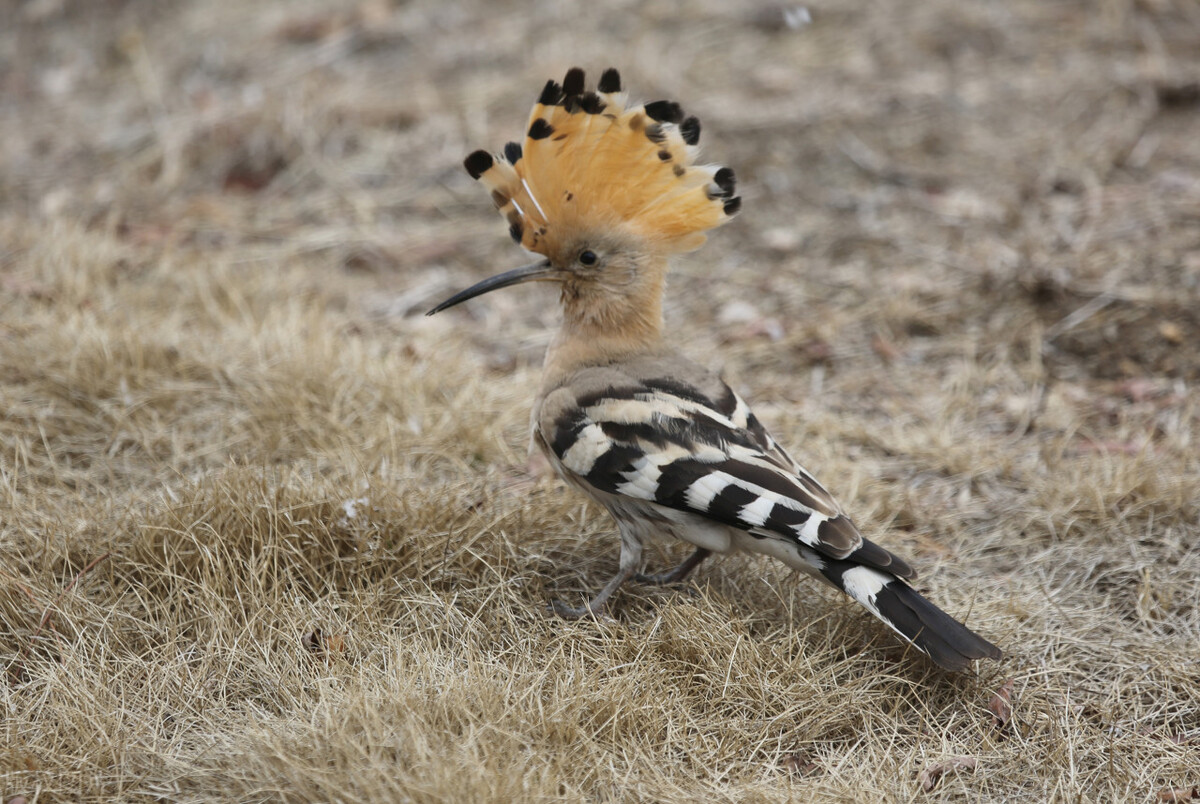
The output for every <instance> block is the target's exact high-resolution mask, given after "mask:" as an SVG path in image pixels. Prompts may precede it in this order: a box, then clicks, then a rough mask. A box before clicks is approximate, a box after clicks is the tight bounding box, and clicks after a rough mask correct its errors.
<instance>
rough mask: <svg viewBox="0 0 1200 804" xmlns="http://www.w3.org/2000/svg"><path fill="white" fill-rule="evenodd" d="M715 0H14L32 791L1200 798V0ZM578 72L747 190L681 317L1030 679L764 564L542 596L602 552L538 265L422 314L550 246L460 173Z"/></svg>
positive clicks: (22, 631) (12, 528)
mask: <svg viewBox="0 0 1200 804" xmlns="http://www.w3.org/2000/svg"><path fill="white" fill-rule="evenodd" d="M682 7H683V6H681V5H677V4H670V3H651V4H642V5H630V4H617V3H589V4H586V6H583V7H580V8H578V9H573V10H571V11H570V12H567V11H558V10H555V8H556V7H555V6H553V5H552V4H539V5H538V6H537V8H538V11H537V13H536V14H527V13H525V10H524V8H523V7H520V6H516V5H513V4H503V3H484V2H481V1H480V2H468V3H445V2H425V1H424V0H419V1H418V2H413V3H405V4H399V3H396V4H393V3H390V2H387V0H373V1H371V2H366V3H362V4H360V5H358V6H356V7H349V6H347V7H344V8H343V7H342V6H335V5H333V4H329V5H323V4H319V3H313V2H307V3H296V2H282V0H270V1H269V2H262V3H254V4H243V3H238V2H233V0H225V1H224V2H221V1H220V0H212V1H211V2H196V3H184V2H160V1H158V0H154V1H152V0H141V1H138V0H134V1H132V2H117V1H116V0H87V2H84V0H28V1H27V2H24V3H15V2H14V3H9V4H8V6H7V10H6V11H5V12H4V15H5V20H6V22H5V24H4V25H3V26H0V95H2V97H3V98H4V100H3V106H2V107H0V163H2V164H3V166H4V167H3V169H2V170H0V243H3V246H0V248H2V253H0V286H2V290H0V406H2V408H3V410H4V417H3V419H0V561H2V563H0V666H2V667H3V671H4V679H3V683H2V684H0V701H2V705H3V709H2V710H0V720H2V722H0V795H4V796H5V797H8V796H13V795H17V794H20V795H23V796H25V797H27V799H28V800H29V801H38V802H50V801H96V802H100V801H104V802H107V801H114V800H134V801H146V800H166V801H296V802H300V801H335V800H336V801H356V800H357V801H366V800H375V801H378V800H396V801H445V800H459V801H475V800H493V801H501V800H507V801H530V800H546V799H555V800H558V799H566V800H625V801H695V800H709V801H739V802H742V801H778V800H785V799H788V798H792V799H795V800H803V801H810V800H811V801H841V800H855V801H904V800H931V801H938V800H966V801H979V800H1007V801H1018V800H1021V801H1039V802H1040V801H1097V802H1100V801H1124V800H1128V801H1147V800H1154V799H1155V796H1156V794H1157V792H1158V791H1159V790H1161V789H1163V788H1167V787H1173V788H1187V787H1190V786H1192V785H1197V784H1200V771H1198V770H1197V768H1200V581H1198V580H1197V579H1198V578H1200V547H1198V545H1200V538H1198V537H1200V494H1198V489H1200V457H1198V456H1200V398H1198V397H1197V393H1196V390H1195V389H1196V386H1197V383H1198V382H1200V347H1198V344H1200V313H1198V312H1197V311H1198V310H1200V138H1198V137H1197V136H1196V132H1197V130H1200V89H1198V87H1200V51H1198V50H1197V49H1196V48H1195V42H1196V41H1198V39H1200V7H1198V6H1197V5H1196V4H1195V3H1194V2H1191V1H1190V0H1137V2H1134V1H1133V0H1128V1H1126V0H1114V2H1106V3H1101V4H1091V3H1083V2H1060V3H1044V2H1042V1H1041V0H1016V2H1011V3H999V4H997V3H982V2H973V3H957V2H950V0H935V1H934V2H928V3H920V4H917V3H913V4H900V6H899V7H898V6H897V5H896V4H888V3H876V4H856V5H853V6H849V5H846V4H844V3H835V2H824V1H822V2H820V3H817V4H815V5H813V6H812V7H811V8H812V14H813V17H814V20H815V22H814V24H812V25H811V26H808V27H806V28H803V29H800V30H790V29H788V28H787V27H786V25H784V24H783V23H782V20H783V15H782V11H781V10H780V7H773V6H764V7H762V8H761V9H759V10H756V11H743V10H740V9H739V10H733V9H734V6H733V5H732V4H726V3H716V2H708V3H697V4H687V8H688V10H687V11H686V13H683V12H681V11H680V9H681V8H682ZM575 62H578V63H581V64H583V65H585V66H587V67H589V68H591V69H593V70H595V69H598V68H601V67H604V66H607V65H608V64H610V63H611V64H614V65H617V66H619V67H621V68H622V70H623V72H624V73H625V75H626V78H627V80H628V83H629V84H630V85H631V86H633V87H634V88H635V91H637V92H639V93H641V94H642V96H643V97H646V98H653V97H659V96H668V97H677V98H679V99H680V100H682V101H683V103H684V104H685V106H686V107H687V108H688V109H689V110H691V111H694V112H695V113H697V114H699V115H700V116H701V118H702V119H703V120H704V123H705V137H704V140H705V142H706V144H707V153H708V154H709V155H710V156H711V157H712V158H713V159H715V160H720V161H722V162H723V163H726V164H729V165H732V166H734V167H735V168H736V169H737V171H738V173H739V176H740V177H741V179H742V184H743V186H744V195H745V210H746V212H745V213H744V214H743V215H742V217H741V218H740V219H739V221H738V222H736V223H735V224H734V225H732V226H730V227H726V228H725V229H724V230H722V231H721V232H719V233H718V234H717V235H716V236H715V237H714V238H713V240H712V242H711V244H710V245H709V246H707V247H706V248H705V249H704V250H703V251H701V252H699V253H697V254H696V255H694V256H692V257H691V258H689V259H687V260H685V261H682V262H681V263H680V265H679V267H678V271H677V275H676V279H675V282H674V284H673V286H672V288H671V300H670V309H669V318H670V321H671V322H672V325H673V326H674V327H675V328H676V330H677V331H678V333H679V335H680V337H681V338H683V339H685V340H686V341H688V342H689V343H690V344H691V346H690V350H691V352H692V353H693V354H694V355H696V356H698V357H702V358H705V359H708V360H710V361H722V362H723V369H724V371H725V372H726V375H727V377H728V378H729V379H730V380H731V381H732V382H733V383H734V384H735V386H737V387H738V388H740V389H741V390H743V391H744V392H745V393H746V395H747V396H749V397H750V398H751V399H752V400H753V401H754V402H755V405H756V408H757V409H758V411H759V413H760V415H761V416H762V418H764V419H765V420H766V421H767V422H768V423H769V425H770V426H771V427H772V429H773V430H774V431H775V433H776V434H777V435H778V436H779V437H780V439H781V440H782V441H783V442H785V443H786V444H788V445H791V446H792V447H794V451H795V452H796V453H797V454H798V455H800V456H803V458H804V460H805V461H806V462H807V463H809V464H810V465H812V466H813V467H814V468H815V469H816V470H818V472H819V474H820V475H821V476H822V477H824V478H826V479H827V482H829V484H830V485H831V486H833V488H834V489H835V490H837V491H838V492H839V493H840V494H841V496H842V497H843V499H844V501H845V502H846V504H847V505H848V507H849V508H850V509H851V510H852V511H854V512H855V513H856V514H857V517H858V518H859V520H860V521H861V522H863V523H864V525H865V527H866V529H867V530H868V531H869V532H870V533H872V534H873V535H874V536H876V537H878V538H880V539H881V540H883V541H885V542H886V543H887V544H888V545H890V546H892V547H894V548H895V549H896V550H897V551H899V552H901V553H903V554H905V555H908V556H910V557H912V558H913V559H914V560H915V562H916V563H917V565H918V566H919V567H920V568H921V570H922V571H923V582H924V583H925V584H926V585H927V586H928V587H929V588H930V589H931V593H932V595H933V597H934V598H935V599H936V600H938V601H939V602H941V603H942V604H944V605H945V606H946V607H947V608H948V609H949V610H950V611H952V612H954V613H956V614H958V615H960V616H963V617H967V618H968V620H969V622H970V623H971V624H972V625H973V626H974V627H976V628H977V629H978V630H979V631H980V632H981V633H983V634H985V635H987V636H988V637H990V638H993V639H994V640H995V641H997V642H998V643H1000V644H1001V645H1002V646H1004V647H1005V648H1006V650H1007V652H1008V656H1007V658H1006V659H1005V661H1004V662H1003V663H1001V664H999V665H995V664H985V665H983V666H981V667H980V668H979V675H978V676H975V677H972V676H964V677H949V676H946V675H944V674H941V673H939V672H937V671H936V670H934V669H932V668H931V667H930V666H929V665H928V664H927V663H926V662H924V661H922V660H920V659H919V658H917V657H913V656H911V655H905V654H904V652H903V651H902V650H901V649H900V648H899V646H898V645H897V643H896V642H895V641H894V640H893V639H892V638H891V637H890V636H889V635H888V634H887V633H885V632H884V631H883V629H882V628H881V627H880V626H878V625H877V624H876V623H874V622H873V621H871V620H870V618H868V617H866V616H865V615H864V614H863V613H862V612H860V611H857V610H855V609H854V608H853V607H852V606H850V605H849V604H846V603H844V602H843V601H841V600H840V599H837V598H836V597H834V596H833V595H831V594H827V593H826V592H825V591H824V590H821V589H817V588H815V587H814V586H813V585H812V584H811V583H807V582H803V581H800V580H797V579H795V578H794V577H792V576H791V575H789V574H787V573H786V572H784V571H783V569H782V568H781V567H778V566H776V565H774V564H771V563H768V562H760V561H757V560H751V559H748V558H731V559H726V560H724V561H721V562H714V563H712V564H710V565H707V566H706V567H705V568H704V569H703V570H702V571H700V572H699V573H698V575H697V577H696V580H695V583H694V584H693V585H692V586H691V588H690V589H688V590H683V591H680V590H658V589H648V588H643V587H638V586H636V585H632V586H630V588H628V589H627V590H625V591H624V592H623V593H622V594H620V595H619V597H618V599H617V601H616V604H617V605H616V610H617V612H618V613H619V621H618V622H617V623H616V624H597V623H592V622H582V623H565V622H560V621H557V620H555V619H552V618H550V617H548V616H546V614H545V613H544V611H543V605H544V603H545V601H546V600H547V599H548V598H550V597H554V596H566V597H568V598H575V599H578V597H579V596H580V595H581V594H582V593H583V592H584V591H585V590H594V589H596V588H597V587H598V585H599V584H600V583H601V582H602V581H603V579H604V578H606V577H607V576H608V574H609V573H610V572H611V571H612V569H613V567H614V565H615V560H616V552H617V551H616V540H615V538H614V535H613V533H612V528H611V527H610V525H609V523H608V522H607V521H605V518H604V517H603V516H600V515H598V512H597V511H596V510H595V509H593V508H591V507H589V506H587V505H585V504H584V502H583V501H581V499H580V498H579V497H578V496H577V495H575V494H573V493H571V492H568V491H567V490H566V489H564V488H563V487H562V486H561V485H560V484H559V483H558V482H556V481H554V480H553V479H550V478H546V477H544V476H542V475H540V474H538V473H537V472H536V471H533V470H531V469H530V468H529V467H528V466H527V462H526V446H525V444H526V434H525V427H526V422H527V415H528V414H527V406H528V402H529V398H530V390H529V389H530V387H531V385H532V384H533V383H535V382H536V376H537V372H538V362H539V359H540V352H541V350H542V348H543V347H544V345H545V343H546V342H547V340H548V337H549V332H550V328H551V327H552V326H553V322H554V312H553V309H552V304H551V296H550V293H549V291H547V290H545V289H535V290H531V291H529V292H527V293H521V292H518V291H510V292H506V293H501V294H496V295H495V296H490V297H488V299H487V300H485V301H482V302H480V303H477V304H472V305H470V306H469V307H468V308H466V309H464V310H461V311H455V312H454V313H452V314H447V315H444V316H440V317H438V318H435V319H424V318H421V317H419V316H417V315H416V314H415V313H418V312H420V311H422V310H423V309H425V308H426V307H427V306H429V305H430V304H431V303H432V302H434V301H436V300H438V299H440V297H442V296H443V295H445V294H446V293H447V292H448V291H450V290H452V289H454V288H457V287H461V286H463V285H464V284H465V283H466V282H469V281H471V280H473V279H475V278H477V277H479V276H482V275H484V274H485V273H489V272H492V271H493V270H495V269H498V268H503V267H508V266H511V265H515V264H516V262H517V260H518V259H519V254H517V253H516V251H515V250H514V249H513V248H512V247H511V244H509V243H508V240H507V237H506V236H505V234H504V226H503V223H502V222H501V221H500V220H498V219H496V218H495V216H494V214H493V213H492V212H491V210H490V209H489V208H488V204H487V201H486V199H485V198H484V197H483V196H482V194H481V193H479V192H478V188H476V187H474V186H472V183H471V182H470V180H469V178H468V177H467V176H466V175H465V174H464V173H463V172H462V171H461V169H460V167H459V161H460V160H461V158H462V156H463V154H465V153H467V152H468V151H469V150H471V149H473V148H475V147H479V146H497V145H499V144H500V143H502V142H503V141H504V140H506V139H509V138H511V137H512V136H513V135H515V134H516V133H517V132H518V131H519V130H520V129H519V127H520V125H521V121H522V120H523V119H524V115H525V113H526V109H527V104H528V103H529V102H530V100H531V98H532V96H533V94H535V93H536V90H537V88H538V86H540V84H541V82H542V81H543V80H544V79H545V78H546V77H547V76H551V75H556V74H558V73H560V72H561V71H562V70H563V69H564V68H566V67H567V66H570V65H571V64H572V63H575ZM746 304H748V305H750V306H749V307H747V306H746ZM680 554H681V550H680V549H679V548H677V547H674V546H666V547H664V548H663V549H662V550H661V551H659V552H658V553H657V554H656V555H655V556H654V560H655V561H658V562H665V561H667V560H669V559H670V558H672V557H676V556H678V555H680ZM315 629H319V630H315ZM1007 678H1012V679H1014V691H1013V715H1012V719H1011V721H1010V722H1009V723H1008V725H1007V726H1004V727H1002V728H994V727H993V717H992V715H991V713H990V712H989V711H988V709H987V706H988V704H989V701H990V700H991V698H992V695H993V693H994V692H995V691H996V690H997V689H998V688H999V687H1000V685H1001V684H1002V682H1003V681H1004V680H1005V679H1007ZM959 756H963V757H970V758H972V759H973V760H975V767H974V770H973V771H972V770H970V769H969V768H963V769H960V770H959V771H957V772H956V771H953V770H951V771H949V772H947V773H946V774H945V775H944V776H942V777H941V778H940V780H939V781H937V784H936V786H935V787H934V788H933V790H932V791H928V792H927V791H925V790H923V785H922V782H923V781H925V780H927V779H930V778H932V776H931V774H932V775H933V776H936V774H937V772H938V770H937V769H938V766H939V763H946V762H950V761H951V760H952V759H953V758H954V757H959ZM966 764H967V765H969V764H970V763H969V762H967V763H966ZM942 767H949V765H945V766H942ZM922 771H928V772H927V773H926V774H925V775H924V776H923V777H921V778H920V779H919V778H918V777H919V775H920V774H921V772H922Z"/></svg>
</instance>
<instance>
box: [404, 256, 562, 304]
mask: <svg viewBox="0 0 1200 804" xmlns="http://www.w3.org/2000/svg"><path fill="white" fill-rule="evenodd" d="M556 273H557V272H556V271H555V270H554V268H553V266H551V265H550V260H542V261H541V262H535V263H533V264H532V265H525V266H523V267H521V268H514V269H513V270H511V271H505V272H504V273H502V274H497V275H496V276H489V277H488V278H487V279H485V280H483V281H482V282H477V283H475V284H474V285H471V287H469V288H467V289H466V290H464V291H461V292H459V293H455V294H454V295H453V296H451V297H450V298H448V299H446V300H445V301H444V302H442V303H441V304H439V305H438V306H437V307H434V308H433V309H432V310H430V311H429V312H428V313H426V314H425V315H433V314H434V313H440V312H441V311H442V310H445V309H447V308H449V307H453V306H454V305H456V304H460V303H461V302H465V301H466V300H467V299H473V298H475V297H476V296H482V295H483V294H485V293H490V292H491V291H493V290H499V289H500V288H506V287H508V286H509V285H519V284H521V283H522V282H537V281H539V280H546V279H555V278H557V277H556Z"/></svg>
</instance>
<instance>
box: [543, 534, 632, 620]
mask: <svg viewBox="0 0 1200 804" xmlns="http://www.w3.org/2000/svg"><path fill="white" fill-rule="evenodd" d="M641 565H642V541H641V539H638V538H637V537H636V536H634V535H633V534H632V533H628V532H627V531H626V529H625V528H624V527H622V528H621V558H620V561H619V567H618V569H617V574H616V575H614V576H612V578H610V579H609V581H608V583H606V584H604V588H603V589H601V590H600V591H599V593H597V594H596V596H595V597H593V598H592V599H591V600H589V601H588V602H587V603H586V604H584V605H583V606H580V607H578V608H576V607H575V606H568V605H567V604H566V603H563V602H562V601H561V600H553V601H551V602H550V608H551V609H552V610H553V611H554V613H555V614H557V615H558V616H559V617H562V618H563V619H564V620H578V619H580V618H581V617H587V616H588V615H593V616H595V617H598V618H602V619H611V618H609V617H608V615H607V614H606V613H605V611H604V609H605V607H606V606H607V605H608V599H609V598H610V597H611V596H612V593H613V592H615V591H617V589H618V588H619V587H620V586H621V584H623V583H625V582H626V581H627V580H629V579H630V578H632V577H633V575H634V573H636V572H637V571H638V568H639V567H641Z"/></svg>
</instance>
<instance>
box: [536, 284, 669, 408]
mask: <svg viewBox="0 0 1200 804" xmlns="http://www.w3.org/2000/svg"><path fill="white" fill-rule="evenodd" d="M665 284H666V277H665V271H662V272H655V273H654V275H653V276H652V277H648V278H646V279H645V280H644V281H643V282H641V283H640V284H639V286H638V287H637V288H636V289H635V290H634V291H633V292H632V293H628V294H626V293H620V294H617V293H611V292H605V291H594V292H588V291H586V290H580V289H578V288H572V287H564V289H563V297H562V302H563V321H562V326H561V327H560V328H559V330H558V334H557V335H555V337H554V340H553V341H552V342H551V344H550V348H549V349H548V350H547V352H546V365H545V372H544V375H543V386H542V387H543V391H544V392H545V391H548V390H551V389H553V388H555V387H557V386H558V385H559V384H561V382H562V381H563V380H564V379H565V378H566V377H568V376H570V375H571V374H573V373H574V372H576V371H578V370H579V369H582V368H587V367H589V366H602V365H607V364H610V363H613V362H616V361H618V360H623V359H628V358H630V357H633V356H635V355H642V354H648V353H653V352H658V351H661V350H662V349H663V348H664V343H663V312H662V309H663V307H662V297H663V288H664V286H665Z"/></svg>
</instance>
